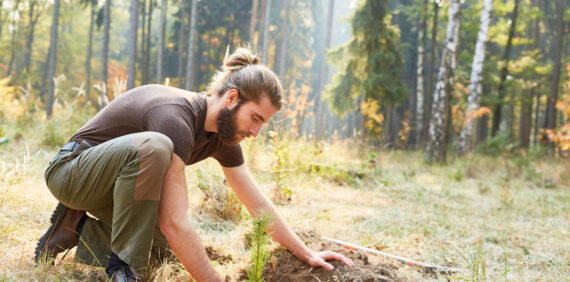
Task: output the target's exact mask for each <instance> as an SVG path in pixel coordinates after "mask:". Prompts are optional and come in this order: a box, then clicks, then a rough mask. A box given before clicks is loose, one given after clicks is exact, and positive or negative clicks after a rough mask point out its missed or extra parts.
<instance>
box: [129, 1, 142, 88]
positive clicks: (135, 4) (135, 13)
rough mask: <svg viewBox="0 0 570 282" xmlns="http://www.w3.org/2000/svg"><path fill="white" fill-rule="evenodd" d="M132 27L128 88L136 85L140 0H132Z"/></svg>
mask: <svg viewBox="0 0 570 282" xmlns="http://www.w3.org/2000/svg"><path fill="white" fill-rule="evenodd" d="M130 14H131V15H130V29H129V43H128V55H129V66H128V69H129V70H128V78H127V90H129V89H132V88H133V87H135V76H136V68H135V65H136V61H137V31H138V18H139V0H131V11H130Z"/></svg>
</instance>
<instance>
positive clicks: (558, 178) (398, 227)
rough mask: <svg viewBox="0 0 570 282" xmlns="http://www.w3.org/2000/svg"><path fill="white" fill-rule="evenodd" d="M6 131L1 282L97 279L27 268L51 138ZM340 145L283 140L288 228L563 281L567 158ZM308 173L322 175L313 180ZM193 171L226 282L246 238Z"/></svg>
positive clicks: (163, 274)
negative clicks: (436, 157) (427, 155)
mask: <svg viewBox="0 0 570 282" xmlns="http://www.w3.org/2000/svg"><path fill="white" fill-rule="evenodd" d="M39 129H41V127H39ZM7 132H8V137H9V138H10V139H11V140H12V141H11V142H10V143H9V144H4V145H0V203H1V205H0V253H1V254H2V255H1V256H0V280H7V281H14V280H42V281H44V280H88V279H92V278H93V277H95V278H96V277H104V271H103V269H102V268H96V267H90V266H85V265H82V264H80V263H75V262H73V260H72V258H73V251H72V252H71V253H70V254H69V255H68V256H67V257H66V258H65V259H64V260H63V261H61V260H60V259H58V261H57V262H56V266H50V265H42V266H39V267H36V266H35V265H34V264H33V251H34V248H35V244H36V241H37V240H38V239H39V237H40V236H41V235H42V234H43V232H44V231H45V229H46V228H47V226H48V224H49V222H48V221H49V215H50V214H51V211H52V209H53V208H54V207H55V205H56V200H55V199H54V198H53V196H51V194H50V192H49V190H48V189H47V188H46V187H45V183H44V179H43V170H44V169H45V167H46V165H47V163H48V162H49V160H50V158H51V157H52V156H53V155H54V154H55V149H53V146H52V144H51V140H50V142H48V143H49V146H45V145H42V140H41V137H40V136H39V134H37V133H34V132H41V131H39V130H35V129H34V130H29V132H30V133H29V134H28V133H27V132H28V130H26V131H25V132H24V133H19V134H21V135H24V136H26V137H28V138H22V137H21V138H19V139H18V138H16V137H15V135H14V134H15V133H14V132H15V131H14V130H12V129H11V128H8V131H7ZM34 134H35V135H34ZM53 139H54V140H55V139H57V138H53ZM44 142H45V141H44ZM255 143H257V144H255V146H256V147H255V149H248V150H244V152H245V153H246V154H255V158H254V159H255V163H249V164H248V165H249V166H250V168H251V169H252V171H253V173H254V175H255V177H256V178H257V179H258V181H259V184H260V187H261V189H262V190H263V191H264V192H265V193H266V194H267V195H270V194H271V192H272V189H273V188H274V187H275V183H274V179H273V177H271V174H270V170H269V169H268V168H269V167H270V165H271V163H272V156H271V151H270V149H268V146H267V145H268V144H267V143H268V142H266V141H264V140H263V139H260V140H257V141H256V142H255ZM350 144H351V143H350V142H340V141H337V142H336V143H332V144H331V143H320V144H318V145H314V144H312V143H309V142H303V141H290V147H289V162H290V168H291V169H290V170H289V171H288V173H289V176H288V180H287V186H288V187H289V189H290V190H291V191H292V197H291V201H290V202H289V203H287V204H282V205H278V209H279V210H280V212H281V213H282V215H283V216H284V217H285V218H286V220H287V221H288V222H289V224H290V225H291V226H292V227H293V228H294V229H295V230H297V231H315V232H317V233H318V234H320V235H324V236H328V237H332V238H337V239H341V240H343V241H348V242H352V243H355V244H360V245H364V246H366V247H371V248H375V249H378V250H382V251H384V252H388V253H391V254H395V255H399V256H403V257H406V258H410V259H414V260H418V261H423V262H426V263H430V264H435V265H440V266H454V267H460V268H463V269H465V271H464V272H460V273H456V274H454V275H453V276H452V277H451V276H450V278H451V279H453V280H463V281H483V280H487V281H502V280H504V281H535V280H540V281H569V280H570V241H569V240H568V238H569V237H570V178H568V177H567V176H568V175H570V164H569V162H568V160H564V159H563V160H558V161H555V162H549V161H547V160H541V159H526V160H525V159H521V158H520V157H514V156H509V157H503V156H496V157H488V156H482V155H472V156H469V157H465V158H463V159H455V160H453V159H452V160H450V161H449V164H448V165H445V166H429V165H426V164H425V163H424V162H423V153H421V152H405V151H374V150H371V149H362V148H361V149H360V151H356V149H355V148H352V146H350ZM371 153H376V156H373V155H371ZM371 156H373V157H372V158H373V159H374V160H371ZM250 159H253V158H251V156H246V160H250ZM371 163H372V164H373V165H370V164H371ZM311 165H319V166H320V167H321V168H326V169H321V170H319V171H318V172H317V171H314V170H311V168H310V166H311ZM197 170H200V171H203V172H208V173H212V175H222V173H221V170H220V168H219V166H218V165H217V163H216V162H215V161H212V160H207V161H206V162H202V163H199V164H196V165H193V166H190V167H188V168H187V172H186V173H187V178H188V183H189V190H188V194H189V199H190V203H189V204H190V207H191V208H190V210H189V215H190V216H191V221H192V223H193V225H194V227H195V228H196V230H197V232H198V233H199V235H200V237H201V238H202V242H203V243H204V245H206V246H214V247H215V249H216V251H217V252H219V253H221V254H224V255H231V258H232V259H231V260H229V261H226V262H224V263H220V262H214V266H215V268H216V269H217V270H218V272H219V273H220V274H221V275H222V277H226V276H227V277H229V278H230V279H232V280H237V279H238V277H240V271H241V270H243V269H247V268H248V266H249V263H250V256H249V250H248V249H247V248H246V242H245V238H246V235H245V234H247V233H248V231H249V229H250V226H249V225H250V222H248V221H235V220H234V221H230V220H228V219H223V218H222V217H220V216H216V215H215V214H212V213H203V212H200V208H199V207H200V206H201V205H202V201H203V199H204V196H203V195H204V194H203V192H202V191H201V190H200V189H198V186H197V185H198V184H199V183H200V181H201V180H200V179H199V176H198V175H197V174H196V171H197ZM203 176H204V175H203ZM204 179H205V178H202V183H204V182H209V181H210V180H207V179H206V180H204ZM338 179H341V180H342V181H339V180H338ZM214 182H215V183H219V181H218V180H216V181H214ZM210 183H213V182H210ZM236 214H237V213H236ZM371 259H375V260H378V261H381V262H384V263H387V264H395V263H394V262H392V261H389V260H386V259H383V258H371ZM398 272H399V275H400V276H402V277H404V278H406V279H407V280H420V279H425V277H424V276H422V275H421V274H420V273H419V272H418V271H417V270H416V269H412V268H409V267H407V266H405V267H401V268H399V270H398ZM101 275H103V276H101ZM146 277H147V278H149V279H151V280H155V281H165V280H171V281H177V280H180V279H185V278H187V277H188V274H187V273H186V272H185V271H184V270H183V268H181V266H180V265H179V264H177V263H175V262H167V263H164V264H162V265H160V266H157V267H154V268H151V270H149V271H148V273H147V275H146ZM433 279H434V280H437V278H435V277H434V278H433ZM440 279H444V278H442V277H440Z"/></svg>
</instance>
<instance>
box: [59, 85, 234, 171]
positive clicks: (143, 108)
mask: <svg viewBox="0 0 570 282" xmlns="http://www.w3.org/2000/svg"><path fill="white" fill-rule="evenodd" d="M206 112H207V103H206V97H205V96H204V95H203V94H198V93H192V92H188V91H185V90H181V89H177V88H173V87H168V86H163V85H146V86H141V87H137V88H134V89H131V90H129V91H127V92H125V94H123V95H121V96H119V97H118V98H116V99H115V100H114V101H113V102H112V103H110V104H109V105H107V106H106V107H105V108H104V109H103V110H102V111H100V112H99V113H98V114H97V115H96V116H95V117H93V118H92V119H91V120H90V121H88V122H87V123H86V124H85V125H84V126H83V127H82V128H81V129H79V131H77V132H76V133H75V134H74V135H73V136H72V137H71V139H70V140H72V141H76V142H80V141H87V142H88V143H89V144H91V145H98V144H101V143H103V142H105V141H108V140H111V139H114V138H117V137H120V136H123V135H127V134H131V133H137V132H143V131H155V132H160V133H162V134H164V135H166V136H168V137H169V138H170V140H172V143H174V153H175V154H176V155H178V156H179V157H180V158H181V159H182V160H183V161H184V163H186V165H190V164H193V163H196V162H199V161H201V160H203V159H205V158H207V157H213V158H215V159H216V160H218V162H219V163H220V164H221V165H222V166H224V167H236V166H240V165H242V164H243V163H244V161H243V155H242V151H241V147H240V146H239V145H235V146H229V145H224V144H223V143H222V142H221V141H220V139H219V137H218V134H217V133H214V132H206V131H205V130H204V121H205V119H206Z"/></svg>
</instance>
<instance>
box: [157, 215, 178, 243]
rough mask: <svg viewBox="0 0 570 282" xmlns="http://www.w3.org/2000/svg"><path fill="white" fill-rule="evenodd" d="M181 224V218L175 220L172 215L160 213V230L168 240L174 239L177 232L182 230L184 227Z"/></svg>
mask: <svg viewBox="0 0 570 282" xmlns="http://www.w3.org/2000/svg"><path fill="white" fill-rule="evenodd" d="M181 224H182V222H181V220H175V219H173V218H172V217H168V216H160V215H159V217H158V225H159V227H160V231H161V232H162V234H163V235H164V237H166V240H168V241H170V240H172V238H174V237H175V236H176V234H178V233H180V230H181V229H182V226H181Z"/></svg>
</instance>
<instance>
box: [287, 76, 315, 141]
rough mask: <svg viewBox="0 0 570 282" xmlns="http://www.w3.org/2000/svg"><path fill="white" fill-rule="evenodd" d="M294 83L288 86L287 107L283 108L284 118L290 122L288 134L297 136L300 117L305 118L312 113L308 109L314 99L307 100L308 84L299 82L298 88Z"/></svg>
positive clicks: (309, 90)
mask: <svg viewBox="0 0 570 282" xmlns="http://www.w3.org/2000/svg"><path fill="white" fill-rule="evenodd" d="M295 86H296V84H295V83H291V85H290V86H289V90H288V94H289V95H287V108H286V109H285V118H286V119H287V120H288V121H289V122H290V124H289V134H290V135H291V136H298V135H299V131H300V128H301V125H302V124H301V122H302V119H301V118H307V117H310V116H312V115H313V112H309V109H310V108H311V107H312V106H313V105H314V101H308V98H309V94H310V92H311V88H310V87H309V86H308V85H305V84H301V86H300V87H299V89H297V87H295Z"/></svg>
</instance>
